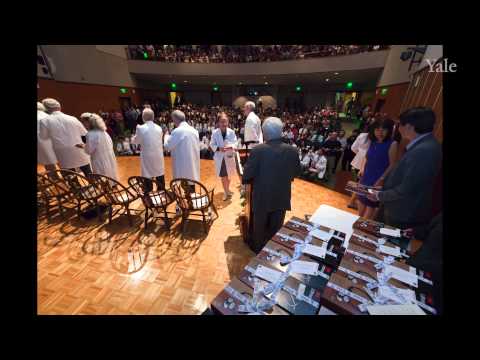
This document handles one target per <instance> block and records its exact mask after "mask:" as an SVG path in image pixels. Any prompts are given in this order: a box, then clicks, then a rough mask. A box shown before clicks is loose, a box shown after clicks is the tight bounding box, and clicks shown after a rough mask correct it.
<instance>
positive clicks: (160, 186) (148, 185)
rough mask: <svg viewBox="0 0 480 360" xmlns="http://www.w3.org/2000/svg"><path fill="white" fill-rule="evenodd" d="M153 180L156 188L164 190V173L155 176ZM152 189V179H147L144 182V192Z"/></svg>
mask: <svg viewBox="0 0 480 360" xmlns="http://www.w3.org/2000/svg"><path fill="white" fill-rule="evenodd" d="M155 182H156V183H157V188H158V189H159V190H165V175H162V176H157V177H156V178H155ZM152 189H153V183H152V180H150V181H147V182H146V184H145V190H146V192H149V191H152Z"/></svg>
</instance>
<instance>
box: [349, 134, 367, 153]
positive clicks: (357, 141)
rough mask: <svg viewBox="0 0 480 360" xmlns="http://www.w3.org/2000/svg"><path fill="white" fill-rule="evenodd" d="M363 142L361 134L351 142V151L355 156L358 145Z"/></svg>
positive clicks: (358, 148)
mask: <svg viewBox="0 0 480 360" xmlns="http://www.w3.org/2000/svg"><path fill="white" fill-rule="evenodd" d="M364 140H365V139H364V137H363V136H362V134H360V135H358V136H357V138H356V139H355V141H354V142H353V144H352V147H351V149H352V151H353V152H354V153H355V154H357V153H358V151H359V150H360V145H361V143H362V141H364Z"/></svg>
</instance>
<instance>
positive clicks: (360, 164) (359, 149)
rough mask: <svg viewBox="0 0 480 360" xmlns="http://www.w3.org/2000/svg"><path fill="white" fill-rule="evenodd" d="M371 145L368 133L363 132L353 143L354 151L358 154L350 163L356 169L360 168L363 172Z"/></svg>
mask: <svg viewBox="0 0 480 360" xmlns="http://www.w3.org/2000/svg"><path fill="white" fill-rule="evenodd" d="M369 147H370V140H369V139H368V133H361V134H360V135H358V136H357V138H356V139H355V141H354V142H353V144H352V147H351V149H352V151H353V152H354V153H355V154H356V155H355V157H354V158H353V160H352V162H351V163H350V164H351V165H352V166H353V167H354V168H355V169H358V170H360V172H362V173H363V169H364V167H365V162H366V158H367V151H368V148H369Z"/></svg>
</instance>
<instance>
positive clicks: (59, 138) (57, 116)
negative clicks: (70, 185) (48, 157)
mask: <svg viewBox="0 0 480 360" xmlns="http://www.w3.org/2000/svg"><path fill="white" fill-rule="evenodd" d="M85 135H87V129H85V126H83V124H82V123H81V122H80V121H79V120H78V119H77V118H76V117H73V116H70V115H67V114H64V113H62V112H61V111H54V112H53V113H51V114H50V115H49V116H48V117H46V118H45V119H43V120H42V122H41V123H40V137H41V138H42V139H45V140H46V139H51V140H52V145H53V150H54V151H55V155H56V156H57V159H58V162H59V163H60V167H61V168H63V169H75V168H78V167H80V166H84V165H88V164H89V163H90V156H88V155H87V153H86V152H85V151H84V150H83V149H82V148H78V147H76V146H75V145H77V144H82V143H83V142H82V136H85Z"/></svg>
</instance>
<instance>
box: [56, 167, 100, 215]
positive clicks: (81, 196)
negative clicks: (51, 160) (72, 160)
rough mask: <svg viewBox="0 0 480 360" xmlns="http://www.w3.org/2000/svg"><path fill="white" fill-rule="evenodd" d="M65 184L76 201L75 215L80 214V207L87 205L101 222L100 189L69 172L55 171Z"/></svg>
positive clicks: (79, 175) (91, 181) (78, 174)
mask: <svg viewBox="0 0 480 360" xmlns="http://www.w3.org/2000/svg"><path fill="white" fill-rule="evenodd" d="M56 172H57V174H58V175H60V176H61V177H62V178H63V180H64V181H65V183H66V184H67V185H68V186H69V188H70V190H71V191H72V193H73V195H74V196H75V199H76V201H77V215H78V216H80V215H81V213H82V205H83V204H87V205H88V207H93V208H94V209H96V211H97V216H98V220H99V221H101V220H102V217H101V212H100V206H99V205H100V204H99V202H100V200H101V199H102V198H104V192H103V190H102V188H100V187H99V186H98V185H96V184H95V182H94V181H93V180H92V179H89V178H88V177H85V176H84V175H82V174H80V173H78V172H75V171H71V170H63V169H62V170H56Z"/></svg>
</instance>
